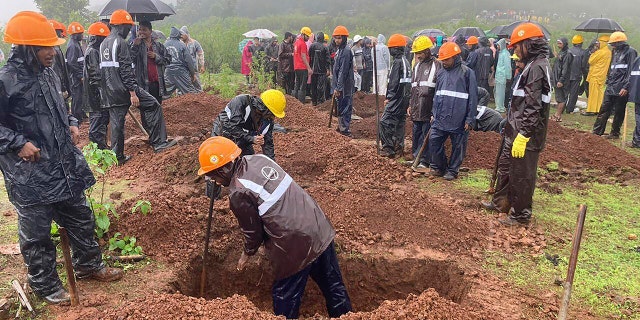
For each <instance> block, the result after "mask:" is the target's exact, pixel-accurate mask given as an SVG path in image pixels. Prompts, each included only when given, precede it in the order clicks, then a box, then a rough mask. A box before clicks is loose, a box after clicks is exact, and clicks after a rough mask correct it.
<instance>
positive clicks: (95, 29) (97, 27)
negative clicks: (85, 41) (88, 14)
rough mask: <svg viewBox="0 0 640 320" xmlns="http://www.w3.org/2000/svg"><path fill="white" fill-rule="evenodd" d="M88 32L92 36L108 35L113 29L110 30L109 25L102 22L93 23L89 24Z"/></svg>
mask: <svg viewBox="0 0 640 320" xmlns="http://www.w3.org/2000/svg"><path fill="white" fill-rule="evenodd" d="M87 32H88V33H89V34H90V35H92V36H102V37H108V36H109V34H110V33H111V31H110V30H109V27H107V25H106V24H104V23H102V22H95V23H93V24H92V25H90V26H89V29H88V30H87Z"/></svg>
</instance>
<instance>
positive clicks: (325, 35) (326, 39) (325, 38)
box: [324, 33, 329, 42]
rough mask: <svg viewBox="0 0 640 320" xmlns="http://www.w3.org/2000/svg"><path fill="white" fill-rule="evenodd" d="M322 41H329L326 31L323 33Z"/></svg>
mask: <svg viewBox="0 0 640 320" xmlns="http://www.w3.org/2000/svg"><path fill="white" fill-rule="evenodd" d="M324 41H325V42H329V35H328V34H326V33H325V34H324Z"/></svg>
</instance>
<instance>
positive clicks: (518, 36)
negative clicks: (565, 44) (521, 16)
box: [508, 22, 544, 49]
mask: <svg viewBox="0 0 640 320" xmlns="http://www.w3.org/2000/svg"><path fill="white" fill-rule="evenodd" d="M540 37H544V33H543V32H542V29H540V27H538V26H537V25H535V24H533V23H531V22H525V23H521V24H520V25H519V26H517V27H515V29H513V32H512V33H511V43H509V46H508V48H509V49H511V48H513V47H514V46H515V45H516V43H518V42H521V41H524V40H526V39H531V38H540Z"/></svg>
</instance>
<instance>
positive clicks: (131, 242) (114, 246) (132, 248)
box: [109, 232, 142, 256]
mask: <svg viewBox="0 0 640 320" xmlns="http://www.w3.org/2000/svg"><path fill="white" fill-rule="evenodd" d="M121 236H122V234H121V233H120V232H116V233H115V234H114V235H113V237H111V238H110V239H109V251H113V252H116V253H117V250H119V251H120V255H122V256H130V255H140V254H142V247H141V246H138V245H136V242H137V239H136V237H133V236H124V238H122V239H120V237H121Z"/></svg>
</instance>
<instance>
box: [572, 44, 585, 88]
mask: <svg viewBox="0 0 640 320" xmlns="http://www.w3.org/2000/svg"><path fill="white" fill-rule="evenodd" d="M569 54H571V56H572V57H573V58H572V60H571V76H570V77H569V80H571V81H578V80H582V71H583V70H584V59H585V50H584V49H582V45H573V46H572V47H571V48H569Z"/></svg>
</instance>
